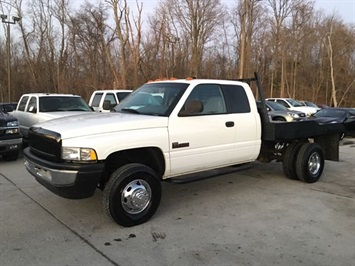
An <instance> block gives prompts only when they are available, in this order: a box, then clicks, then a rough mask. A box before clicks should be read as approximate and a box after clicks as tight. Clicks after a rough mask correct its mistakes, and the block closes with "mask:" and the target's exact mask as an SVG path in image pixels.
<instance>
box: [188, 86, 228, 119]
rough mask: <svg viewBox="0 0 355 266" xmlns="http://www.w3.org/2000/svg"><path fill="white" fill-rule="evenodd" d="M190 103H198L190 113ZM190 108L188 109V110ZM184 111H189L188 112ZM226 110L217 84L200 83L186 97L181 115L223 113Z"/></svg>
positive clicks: (220, 89)
mask: <svg viewBox="0 0 355 266" xmlns="http://www.w3.org/2000/svg"><path fill="white" fill-rule="evenodd" d="M191 104H193V105H196V107H197V105H200V107H199V108H196V110H194V111H193V112H192V113H191V109H190V107H191ZM188 109H190V110H188ZM184 111H188V112H190V114H187V113H185V112H184ZM226 112H227V108H226V103H225V100H224V96H223V93H222V88H221V87H220V86H219V85H217V84H200V85H197V86H196V87H195V88H194V89H193V90H192V92H191V94H190V95H189V97H188V98H187V100H186V102H185V104H184V107H183V110H181V114H182V115H184V114H185V115H211V114H225V113H226Z"/></svg>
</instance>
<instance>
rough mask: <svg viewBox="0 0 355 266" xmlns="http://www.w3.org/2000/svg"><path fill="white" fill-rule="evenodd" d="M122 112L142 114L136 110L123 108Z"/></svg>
mask: <svg viewBox="0 0 355 266" xmlns="http://www.w3.org/2000/svg"><path fill="white" fill-rule="evenodd" d="M120 111H121V112H126V113H131V114H140V112H138V111H137V110H135V109H130V108H123V109H121V110H120Z"/></svg>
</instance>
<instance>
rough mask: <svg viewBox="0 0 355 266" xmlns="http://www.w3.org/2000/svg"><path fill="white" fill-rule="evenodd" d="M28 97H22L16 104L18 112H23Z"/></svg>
mask: <svg viewBox="0 0 355 266" xmlns="http://www.w3.org/2000/svg"><path fill="white" fill-rule="evenodd" d="M28 98H29V97H28V96H23V97H22V99H21V101H20V102H19V104H18V111H25V107H26V103H27V100H28Z"/></svg>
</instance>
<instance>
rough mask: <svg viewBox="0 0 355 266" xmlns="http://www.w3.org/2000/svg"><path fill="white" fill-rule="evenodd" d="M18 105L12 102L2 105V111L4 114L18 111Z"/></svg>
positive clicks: (0, 107)
mask: <svg viewBox="0 0 355 266" xmlns="http://www.w3.org/2000/svg"><path fill="white" fill-rule="evenodd" d="M16 106H17V103H15V102H12V103H0V111H3V112H4V113H10V112H12V111H14V110H16Z"/></svg>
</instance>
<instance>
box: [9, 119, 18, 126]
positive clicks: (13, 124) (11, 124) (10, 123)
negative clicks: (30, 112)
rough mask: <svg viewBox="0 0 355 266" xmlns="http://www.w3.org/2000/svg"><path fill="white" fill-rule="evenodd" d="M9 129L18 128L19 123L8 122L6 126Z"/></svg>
mask: <svg viewBox="0 0 355 266" xmlns="http://www.w3.org/2000/svg"><path fill="white" fill-rule="evenodd" d="M6 126H7V127H18V121H17V120H15V121H11V122H7V124H6Z"/></svg>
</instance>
